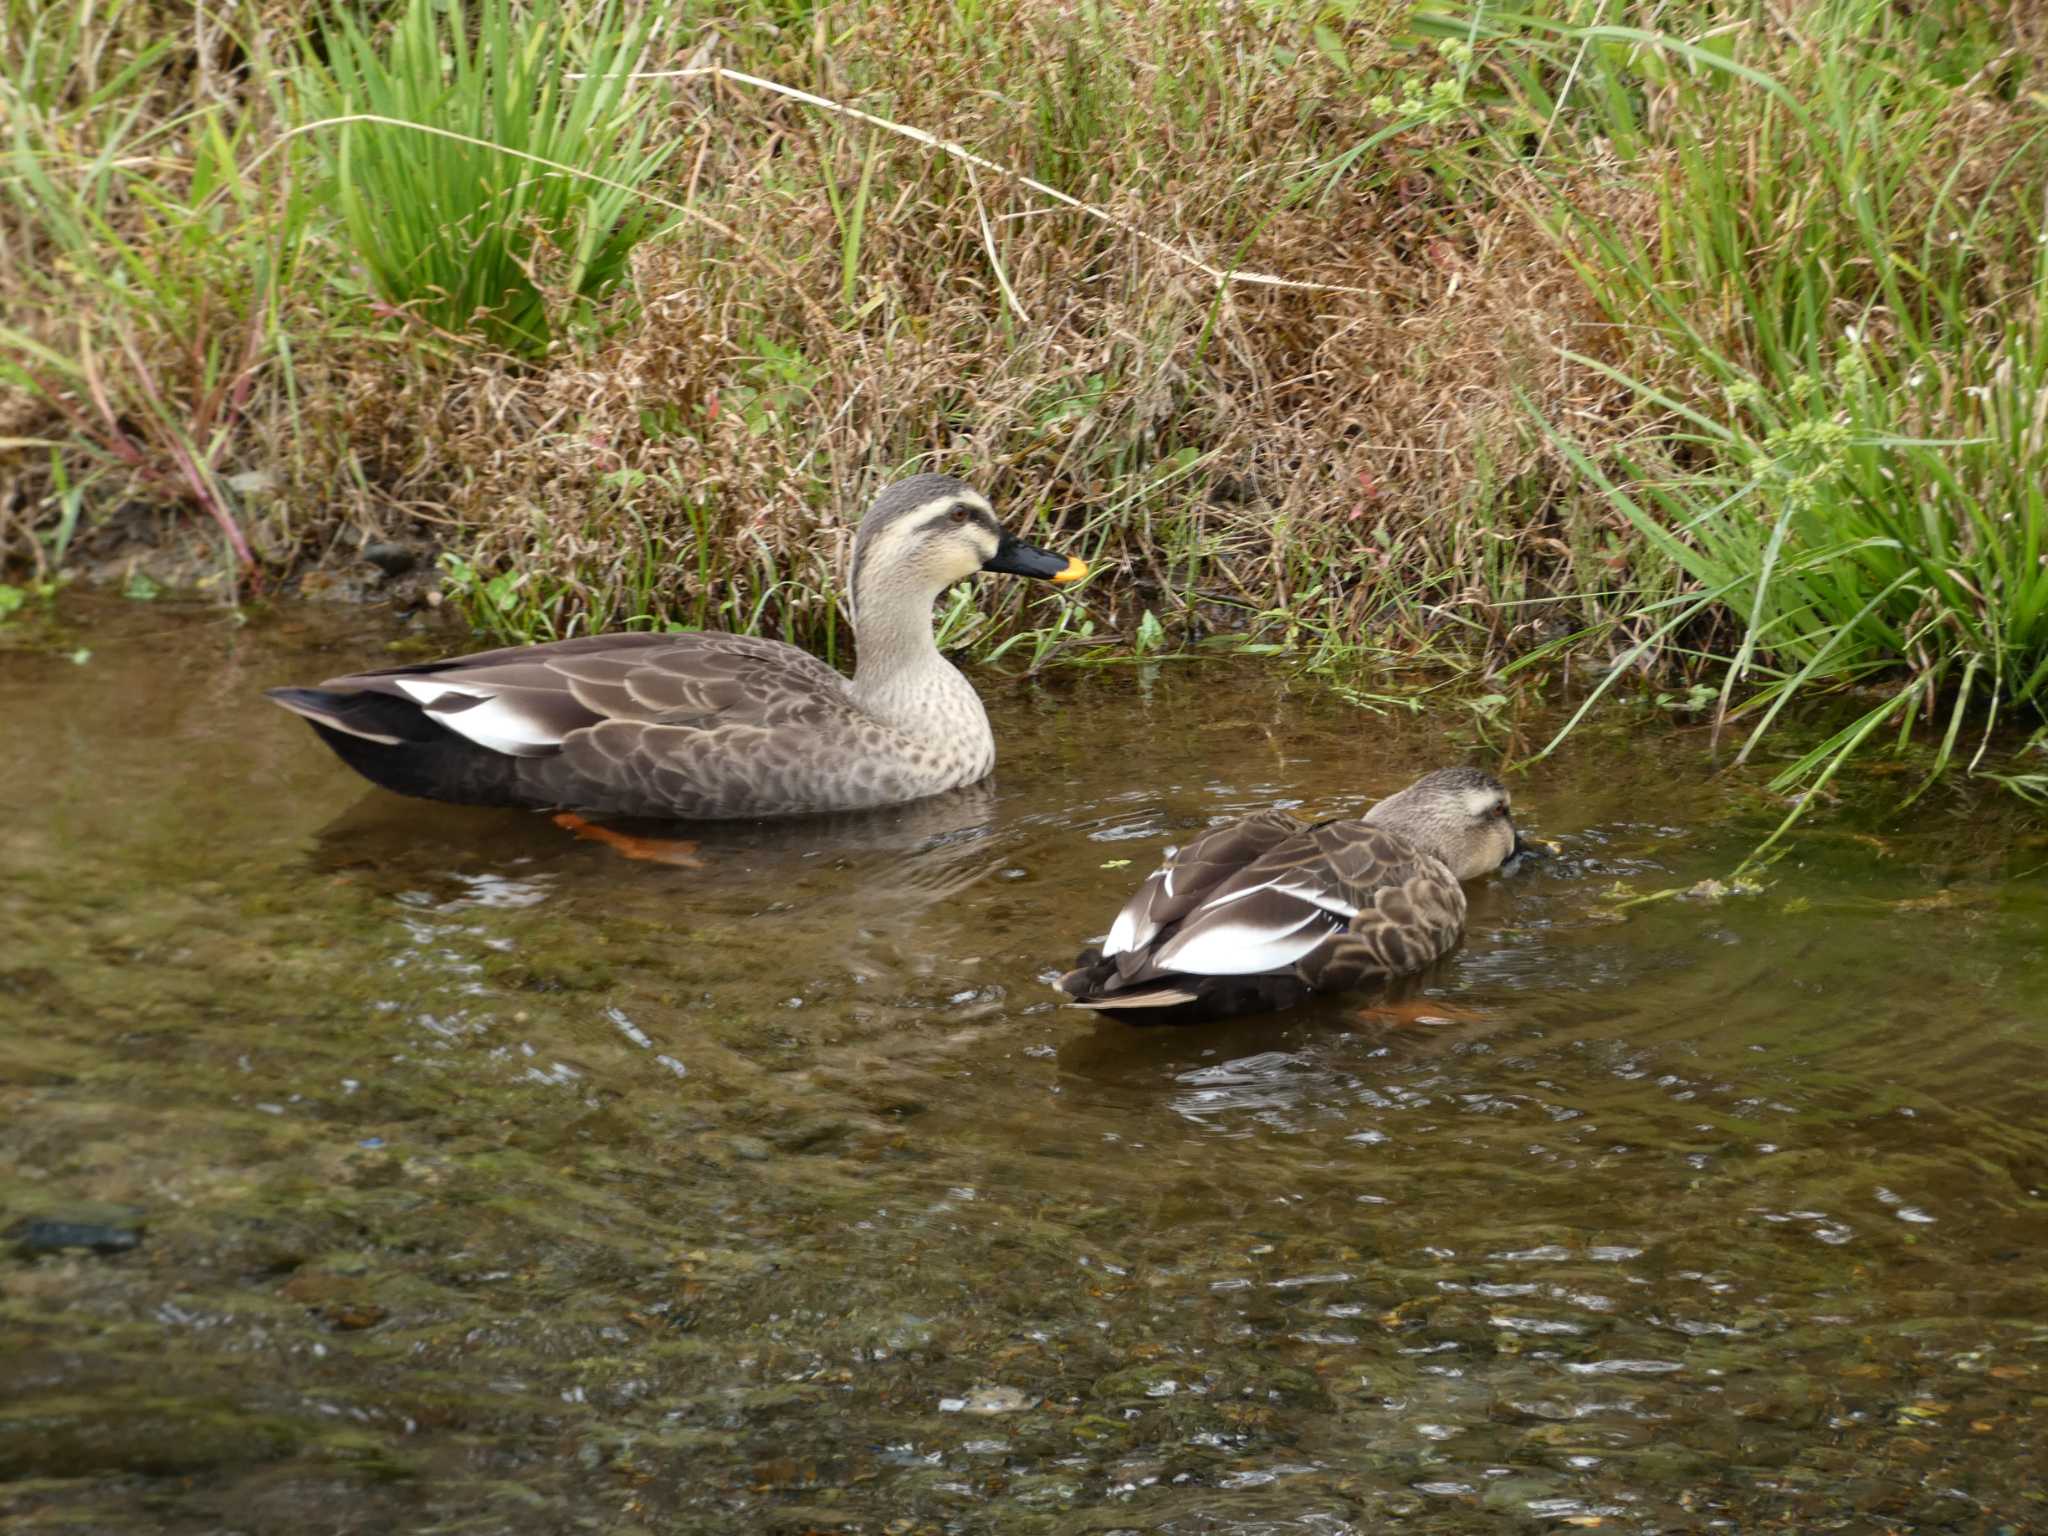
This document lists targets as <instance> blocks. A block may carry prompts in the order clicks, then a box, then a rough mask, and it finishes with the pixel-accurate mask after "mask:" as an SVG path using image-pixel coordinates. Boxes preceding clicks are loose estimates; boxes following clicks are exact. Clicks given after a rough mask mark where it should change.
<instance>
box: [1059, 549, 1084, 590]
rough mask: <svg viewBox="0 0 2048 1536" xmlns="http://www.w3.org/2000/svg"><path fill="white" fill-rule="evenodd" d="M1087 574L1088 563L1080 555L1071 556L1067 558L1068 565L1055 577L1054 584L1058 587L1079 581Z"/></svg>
mask: <svg viewBox="0 0 2048 1536" xmlns="http://www.w3.org/2000/svg"><path fill="white" fill-rule="evenodd" d="M1087 574H1088V562H1087V561H1086V560H1083V559H1082V558H1081V557H1080V556H1079V555H1069V556H1067V563H1066V564H1065V565H1064V566H1062V567H1061V568H1060V570H1059V571H1058V573H1057V574H1055V575H1054V576H1053V583H1054V585H1056V586H1058V585H1063V584H1065V583H1066V582H1069V581H1079V580H1080V579H1081V578H1082V577H1083V576H1086V575H1087Z"/></svg>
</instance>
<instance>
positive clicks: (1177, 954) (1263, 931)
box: [1155, 907, 1330, 976]
mask: <svg viewBox="0 0 2048 1536" xmlns="http://www.w3.org/2000/svg"><path fill="white" fill-rule="evenodd" d="M1329 932H1330V930H1329V925H1328V924H1326V923H1323V922H1320V921H1318V913H1317V911H1316V909H1315V908H1313V907H1312V908H1310V909H1309V910H1308V911H1307V912H1306V913H1304V914H1303V915H1302V918H1301V921H1300V922H1298V923H1293V924H1290V925H1288V926H1286V927H1280V928H1257V927H1253V926H1252V925H1251V924H1250V923H1233V922H1225V921H1219V922H1207V923H1204V924H1203V925H1202V926H1201V927H1199V928H1196V929H1193V930H1190V931H1184V932H1182V933H1179V934H1177V935H1175V936H1174V937H1173V938H1172V939H1170V940H1168V941H1167V944H1166V947H1165V948H1163V949H1161V950H1160V951H1159V955H1158V958H1157V961H1156V962H1155V963H1156V964H1157V965H1158V966H1159V968H1160V969H1161V970H1168V971H1186V972H1187V973H1188V974H1189V975H1190V976H1257V975H1259V974H1261V973H1263V972H1265V971H1274V970H1278V969H1279V968H1280V967H1281V966H1283V965H1292V964H1294V962H1295V961H1297V960H1299V959H1300V958H1301V957H1302V956H1303V955H1306V954H1307V953H1308V952H1309V951H1310V950H1312V949H1314V948H1315V947H1316V946H1317V945H1318V944H1320V943H1322V942H1323V940H1324V939H1326V938H1327V937H1329Z"/></svg>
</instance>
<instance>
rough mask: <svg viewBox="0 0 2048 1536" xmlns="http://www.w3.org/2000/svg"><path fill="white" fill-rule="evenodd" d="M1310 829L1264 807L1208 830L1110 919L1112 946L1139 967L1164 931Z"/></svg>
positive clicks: (1149, 878)
mask: <svg viewBox="0 0 2048 1536" xmlns="http://www.w3.org/2000/svg"><path fill="white" fill-rule="evenodd" d="M1305 830H1307V828H1306V827H1305V825H1304V824H1303V823H1302V822H1300V821H1297V820H1296V819H1295V818H1294V817H1292V816H1290V815H1288V814H1287V812H1285V811H1283V810H1278V809H1275V810H1267V811H1260V812H1257V813H1256V814H1254V815H1251V816H1247V817H1245V818H1244V819H1243V820H1241V821H1233V822H1231V823H1230V824H1229V825H1227V826H1222V827H1217V828H1215V829H1214V830H1213V831H1209V832H1204V833H1203V834H1202V835H1201V836H1200V837H1198V838H1196V839H1195V840H1194V841H1193V842H1191V843H1188V844H1186V845H1185V846H1184V847H1181V848H1178V849H1176V850H1175V851H1174V852H1173V854H1172V856H1171V857H1169V858H1168V859H1167V861H1166V862H1165V863H1164V864H1162V865H1161V866H1160V867H1159V868H1158V869H1156V870H1154V871H1153V872H1152V873H1151V874H1150V875H1149V876H1147V877H1146V880H1145V883H1144V884H1143V885H1141V886H1139V887H1138V889H1137V890H1136V891H1135V892H1134V893H1132V895H1131V899H1130V900H1129V901H1127V902H1125V903H1124V904H1123V906H1122V907H1121V908H1120V909H1118V912H1117V915H1116V918H1115V921H1114V922H1113V923H1112V924H1111V927H1110V935H1111V945H1112V946H1114V947H1115V953H1116V954H1117V956H1118V957H1119V958H1127V960H1128V962H1129V963H1130V964H1131V965H1132V966H1135V965H1137V964H1138V963H1140V962H1141V961H1142V959H1143V956H1144V953H1145V951H1146V950H1147V949H1148V948H1149V947H1151V945H1152V944H1153V942H1154V940H1156V939H1157V938H1158V937H1159V936H1160V934H1161V933H1162V932H1164V930H1166V929H1168V928H1170V927H1172V926H1173V925H1174V924H1175V923H1178V922H1179V921H1180V920H1181V919H1182V918H1184V917H1186V916H1187V915H1188V914H1189V913H1190V912H1192V911H1194V910H1195V908H1196V907H1198V906H1200V905H1201V904H1202V903H1203V902H1204V901H1205V900H1207V899H1208V897H1209V895H1210V893H1211V892H1213V891H1214V890H1215V889H1216V888H1217V887H1218V886H1220V885H1222V884H1223V883H1224V882H1225V881H1227V880H1229V879H1230V878H1231V877H1232V876H1233V875H1235V874H1236V873H1237V872H1238V871H1240V870H1242V869H1243V868H1244V867H1245V866H1246V865H1248V864H1251V863H1252V862H1254V861H1255V860H1257V859H1258V858H1260V857H1261V856H1262V855H1264V854H1267V853H1270V852H1271V851H1272V850H1273V849H1275V848H1276V847H1279V846H1280V845H1282V844H1284V843H1285V842H1286V841H1287V840H1288V839H1289V838H1291V837H1295V836H1297V835H1299V834H1300V833H1302V832H1304V831H1305Z"/></svg>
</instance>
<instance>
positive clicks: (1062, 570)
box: [981, 533, 1088, 585]
mask: <svg viewBox="0 0 2048 1536" xmlns="http://www.w3.org/2000/svg"><path fill="white" fill-rule="evenodd" d="M981 568H982V569H983V570H984V571H1001V572H1002V573H1003V574H1005V575H1008V576H1037V577H1039V578H1041V579H1043V580H1045V581H1050V582H1056V583H1059V584H1061V585H1065V584H1066V583H1067V582H1070V581H1079V580H1080V579H1081V578H1082V577H1083V576H1086V575H1087V574H1088V562H1087V561H1085V560H1083V559H1080V558H1079V557H1078V556H1075V555H1051V554H1047V553H1046V552H1045V551H1044V550H1042V549H1038V548H1035V547H1034V546H1032V545H1030V544H1026V543H1025V542H1024V541H1023V540H1022V539H1018V538H1012V537H1011V536H1010V535H1009V534H1007V533H1006V534H1004V535H1003V542H1002V543H1001V544H999V545H997V546H996V552H995V553H994V554H993V555H991V556H989V558H988V559H987V560H986V561H985V562H984V563H983V565H982V567H981Z"/></svg>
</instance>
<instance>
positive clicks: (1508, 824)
mask: <svg viewBox="0 0 2048 1536" xmlns="http://www.w3.org/2000/svg"><path fill="white" fill-rule="evenodd" d="M1527 847H1528V845H1527V844H1526V843H1525V842H1524V840H1523V838H1522V836H1521V834H1520V833H1519V832H1517V831H1516V830H1515V823H1514V817H1513V815H1512V814H1511V812H1510V808H1509V802H1508V792H1507V790H1506V788H1505V787H1504V786H1503V785H1502V784H1501V782H1500V780H1498V779H1496V778H1495V777H1494V776H1493V775H1492V774H1490V773H1485V772H1482V771H1481V770H1479V769H1477V768H1439V769H1437V770H1436V771H1435V772H1434V773H1429V774H1425V775H1424V776H1423V777H1422V778H1420V779H1418V780H1416V781H1415V782H1414V783H1413V784H1410V785H1409V786H1408V787H1407V788H1406V789H1404V790H1402V791H1401V792H1400V793H1399V794H1395V795H1389V796H1388V797H1387V798H1386V799H1384V800H1382V801H1380V802H1379V803H1378V804H1377V805H1375V806H1373V807H1372V809H1370V810H1369V811H1367V812H1366V813H1365V814H1364V815H1363V816H1362V817H1360V818H1358V819H1357V820H1355V821H1322V822H1317V823H1315V824H1313V825H1310V824H1308V823H1306V822H1303V821H1300V820H1298V819H1296V818H1295V817H1293V816H1290V815H1288V814H1287V813H1286V812H1285V811H1282V810H1277V809H1276V810H1270V811H1261V812H1259V813H1258V814H1257V815H1255V816H1247V817H1246V818H1245V819H1244V820H1242V821H1238V822H1233V823H1231V824H1230V825H1228V826H1223V827H1218V828H1216V829H1215V830H1214V831H1212V832H1207V833H1204V834H1203V835H1202V836H1200V837H1198V838H1196V839H1195V840H1194V841H1193V842H1191V843H1189V844H1188V845H1187V846H1186V847H1184V848H1181V849H1178V850H1175V851H1173V852H1171V853H1170V854H1169V856H1168V858H1167V861H1166V863H1165V864H1164V865H1163V866H1161V868H1159V869H1158V870H1157V871H1155V872H1154V873H1153V874H1152V875H1151V876H1150V877H1149V878H1148V879H1147V880H1146V881H1145V883H1144V884H1143V885H1141V886H1139V887H1138V890H1137V893H1136V894H1135V895H1133V896H1132V897H1131V899H1130V900H1129V901H1127V902H1125V903H1124V906H1123V909H1122V910H1121V911H1120V912H1118V913H1117V915H1116V920H1115V922H1113V923H1112V924H1111V925H1110V930H1109V937H1108V938H1107V939H1106V940H1105V941H1104V942H1103V944H1102V946H1101V947H1100V948H1099V949H1095V948H1090V949H1085V950H1083V951H1082V952H1081V954H1080V956H1079V958H1078V959H1077V961H1076V962H1075V968H1074V969H1073V970H1071V971H1069V972H1067V974H1066V975H1064V976H1062V977H1061V978H1060V979H1059V983H1058V985H1059V989H1060V990H1061V991H1062V992H1064V993H1066V994H1067V995H1068V996H1069V997H1070V998H1072V999H1073V1000H1074V1002H1075V1003H1077V1004H1079V1005H1080V1006H1081V1007H1083V1008H1092V1009H1095V1010H1097V1011H1098V1012H1101V1013H1107V1014H1110V1015H1112V1016H1115V1017H1119V1018H1124V1019H1127V1020H1129V1021H1130V1022H1133V1023H1160V1024H1167V1023H1172V1024H1183V1023H1195V1022H1199V1021H1201V1020H1206V1019H1220V1018H1228V1017H1230V1016H1231V1015H1233V1014H1240V1013H1264V1012H1269V1011H1272V1010H1274V1009H1279V1008H1288V1007H1292V1006H1293V1005H1294V1004H1296V1003H1298V1002H1300V1001H1302V1000H1303V999H1304V998H1306V997H1308V996H1309V995H1310V994H1311V993H1316V992H1345V991H1351V990H1353V989H1355V988H1358V987H1361V986H1365V985H1367V984H1369V983H1372V982H1377V981H1382V980H1387V979H1391V978H1393V977H1396V976H1403V975H1407V974H1409V973H1410V972H1414V971H1419V970H1422V969H1423V968H1424V967H1426V966H1428V965H1430V964H1432V963H1434V962H1435V961H1437V960H1440V959H1442V958H1443V956H1445V955H1447V954H1449V953H1450V951H1451V949H1452V948H1453V947H1454V946H1455V945H1456V944H1457V942H1458V939H1459V937H1460V936H1461V935H1462V934H1463V932H1464V928H1465V891H1464V887H1463V886H1462V884H1461V883H1460V882H1462V881H1466V880H1476V879H1478V878H1479V877H1480V876H1482V875H1485V874H1487V873H1489V872H1491V871H1493V870H1496V869H1498V868H1500V867H1501V866H1502V865H1503V864H1505V863H1507V862H1508V860H1510V859H1512V858H1513V857H1515V855H1517V854H1518V853H1522V852H1524V851H1526V849H1527Z"/></svg>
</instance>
